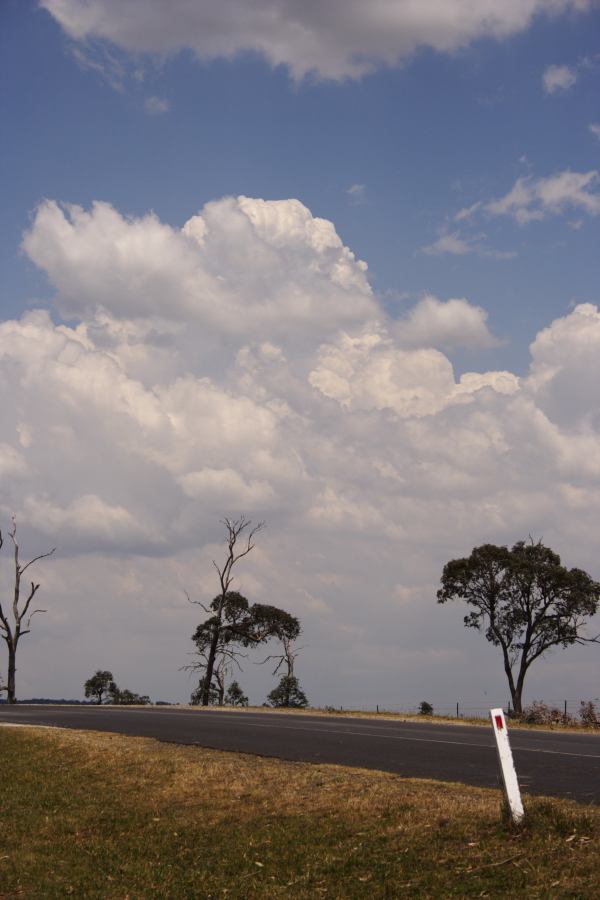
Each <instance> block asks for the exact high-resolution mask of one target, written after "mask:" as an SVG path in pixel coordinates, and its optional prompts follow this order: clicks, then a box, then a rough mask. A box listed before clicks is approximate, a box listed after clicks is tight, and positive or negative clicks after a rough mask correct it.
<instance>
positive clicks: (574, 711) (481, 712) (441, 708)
mask: <svg viewBox="0 0 600 900" xmlns="http://www.w3.org/2000/svg"><path fill="white" fill-rule="evenodd" d="M589 699H591V700H592V702H594V703H598V704H600V698H598V697H592V698H589ZM532 702H533V701H532ZM535 702H541V703H544V704H545V705H546V706H548V707H549V708H551V709H555V710H558V711H559V712H560V713H561V714H563V715H564V716H565V717H567V716H574V717H576V716H577V715H578V714H579V711H580V708H581V704H582V703H583V702H584V700H583V698H579V699H574V698H571V699H569V698H567V699H564V698H563V699H555V700H545V699H544V700H538V699H537V698H536V701H535ZM585 702H587V700H586V701H585ZM528 705H529V704H528V702H525V703H524V704H523V706H524V707H527V706H528ZM429 707H431V709H429ZM324 708H325V709H326V710H330V711H338V710H339V711H340V712H371V713H381V714H383V713H396V714H400V715H401V714H406V715H416V714H419V713H421V714H422V713H423V712H424V711H425V712H427V713H429V714H433V715H436V716H444V717H445V718H452V719H487V718H488V717H489V712H490V709H494V708H501V709H503V710H504V712H505V714H506V715H508V716H510V714H511V712H512V701H511V700H507V699H506V698H504V699H502V698H499V697H497V698H492V699H487V698H486V699H485V701H481V700H478V701H469V700H456V701H454V702H453V701H450V702H449V701H447V700H444V701H440V702H439V703H436V702H434V701H432V700H426V701H423V700H419V701H407V702H404V703H400V704H398V705H392V706H390V705H389V704H379V703H376V704H374V705H372V706H363V707H361V708H360V709H354V708H352V707H350V706H326V707H324Z"/></svg>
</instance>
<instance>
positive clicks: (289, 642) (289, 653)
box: [260, 634, 304, 678]
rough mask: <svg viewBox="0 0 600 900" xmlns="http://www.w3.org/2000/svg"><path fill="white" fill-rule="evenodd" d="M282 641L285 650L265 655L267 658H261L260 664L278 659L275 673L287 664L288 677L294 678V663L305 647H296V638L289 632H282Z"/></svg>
mask: <svg viewBox="0 0 600 900" xmlns="http://www.w3.org/2000/svg"><path fill="white" fill-rule="evenodd" d="M280 641H281V645H282V647H283V651H282V652H281V653H271V654H270V655H269V656H267V657H265V659H263V660H261V662H260V665H264V664H265V663H267V662H269V660H277V665H276V666H275V668H274V669H273V675H277V673H278V672H279V670H280V669H281V667H282V666H285V667H286V669H287V673H286V675H287V677H288V678H293V677H294V663H295V662H296V659H297V658H298V655H299V653H300V651H301V650H304V647H295V646H294V639H293V638H291V637H290V636H289V635H287V634H282V635H281V637H280Z"/></svg>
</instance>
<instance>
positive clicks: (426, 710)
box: [419, 700, 433, 716]
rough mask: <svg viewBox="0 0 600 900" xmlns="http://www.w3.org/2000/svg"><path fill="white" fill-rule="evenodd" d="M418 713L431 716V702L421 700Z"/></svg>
mask: <svg viewBox="0 0 600 900" xmlns="http://www.w3.org/2000/svg"><path fill="white" fill-rule="evenodd" d="M419 715H421V716H432V715H433V706H432V705H431V703H428V702H427V700H421V702H420V704H419Z"/></svg>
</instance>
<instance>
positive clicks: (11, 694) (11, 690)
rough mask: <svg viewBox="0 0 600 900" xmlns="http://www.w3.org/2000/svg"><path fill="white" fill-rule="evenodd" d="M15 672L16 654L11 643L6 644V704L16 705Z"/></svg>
mask: <svg viewBox="0 0 600 900" xmlns="http://www.w3.org/2000/svg"><path fill="white" fill-rule="evenodd" d="M16 671H17V652H16V647H14V646H13V644H12V643H8V676H7V680H6V688H7V690H6V702H7V703H16V702H17V698H16V695H15V675H16Z"/></svg>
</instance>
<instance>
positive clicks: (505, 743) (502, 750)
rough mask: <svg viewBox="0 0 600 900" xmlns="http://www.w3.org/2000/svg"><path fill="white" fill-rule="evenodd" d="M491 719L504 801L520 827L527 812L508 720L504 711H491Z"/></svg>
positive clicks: (512, 817)
mask: <svg viewBox="0 0 600 900" xmlns="http://www.w3.org/2000/svg"><path fill="white" fill-rule="evenodd" d="M490 719H491V720H492V728H493V729H494V737H495V738H496V749H497V750H498V762H499V763H500V774H501V776H502V787H503V788H504V799H505V801H506V807H507V809H508V812H509V814H510V817H511V819H512V821H513V822H514V824H515V825H519V824H520V823H521V821H522V820H523V816H524V815H525V811H524V809H523V802H522V800H521V791H520V789H519V782H518V780H517V773H516V771H515V764H514V762H513V756H512V752H511V749H510V743H509V740H508V730H507V728H506V719H505V718H504V710H502V709H490Z"/></svg>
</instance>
